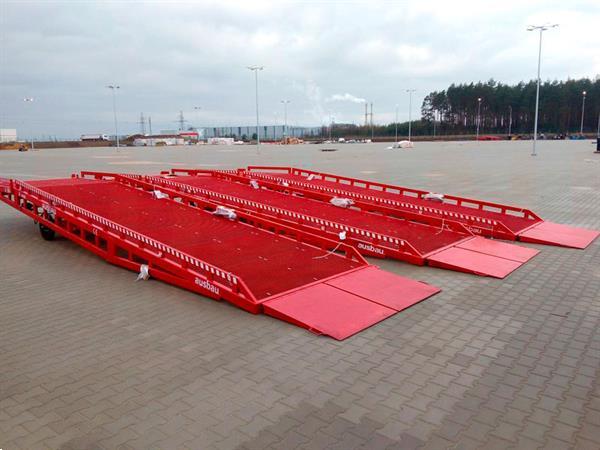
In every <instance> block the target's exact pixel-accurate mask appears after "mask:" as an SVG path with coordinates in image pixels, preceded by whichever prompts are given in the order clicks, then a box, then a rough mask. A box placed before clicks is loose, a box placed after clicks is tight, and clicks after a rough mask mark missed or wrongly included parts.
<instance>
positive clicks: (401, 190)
mask: <svg viewBox="0 0 600 450" xmlns="http://www.w3.org/2000/svg"><path fill="white" fill-rule="evenodd" d="M247 170H248V172H252V173H253V175H258V176H261V177H263V176H275V177H276V173H273V174H264V173H258V172H257V171H263V170H272V171H286V172H287V173H288V174H291V175H298V176H305V175H308V176H310V175H314V176H318V177H319V178H320V179H321V180H323V181H333V182H335V183H339V184H340V185H343V184H348V185H350V186H357V185H359V187H363V188H365V189H372V186H376V187H378V188H380V189H381V191H383V192H388V193H393V194H397V195H406V194H405V192H410V193H412V194H415V195H414V197H415V198H419V199H422V197H423V196H424V195H426V194H428V193H429V191H424V190H422V189H413V188H407V187H403V186H394V185H390V184H385V183H378V182H376V181H367V180H361V179H358V178H351V177H344V176H340V175H334V174H329V173H325V172H316V171H314V170H308V169H299V168H295V167H269V166H248V168H247ZM285 181H286V182H288V183H289V182H291V181H295V180H289V179H286V180H285ZM342 181H344V182H346V183H343V182H342ZM295 182H296V183H298V181H295ZM310 186H312V187H313V188H316V189H319V190H324V191H331V192H334V191H335V190H334V189H333V188H328V187H325V186H315V185H314V184H310ZM342 190H343V189H342ZM343 192H345V193H348V195H353V196H355V197H357V198H358V197H360V196H364V197H365V198H369V199H370V200H371V201H377V202H382V203H389V204H394V202H396V200H390V199H382V198H380V197H376V196H367V195H364V194H359V193H355V192H350V191H346V190H343ZM338 193H340V191H338ZM407 196H408V195H407ZM408 197H410V196H408ZM444 199H448V200H452V201H454V202H455V203H450V204H455V205H456V206H462V207H465V208H472V209H478V210H481V211H488V212H497V213H500V214H507V213H508V212H509V211H510V212H511V213H515V214H514V215H516V216H520V217H522V218H524V219H529V220H538V221H539V220H542V218H541V217H539V216H538V215H537V214H535V213H534V212H533V211H531V210H529V209H526V208H519V207H517V206H510V205H503V204H500V203H494V202H487V201H483V200H475V199H471V198H466V197H459V196H455V195H446V194H444ZM469 204H471V205H477V207H473V206H471V205H469ZM485 207H488V208H494V209H497V210H500V211H490V210H489V209H488V210H486V209H484V208H485ZM439 213H440V214H447V213H448V211H443V210H440V211H439ZM454 214H456V213H454ZM465 215H466V214H465ZM469 218H471V217H469ZM472 218H473V219H479V220H483V219H482V218H480V217H476V216H472ZM487 220H489V219H487Z"/></svg>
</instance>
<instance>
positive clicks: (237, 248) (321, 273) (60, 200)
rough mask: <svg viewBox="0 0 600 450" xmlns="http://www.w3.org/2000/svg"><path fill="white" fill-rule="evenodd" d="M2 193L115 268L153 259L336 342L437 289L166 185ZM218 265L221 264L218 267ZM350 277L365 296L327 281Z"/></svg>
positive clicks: (183, 280) (72, 183)
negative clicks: (297, 305)
mask: <svg viewBox="0 0 600 450" xmlns="http://www.w3.org/2000/svg"><path fill="white" fill-rule="evenodd" d="M0 181H2V180H0ZM0 187H2V189H1V190H0V200H2V201H4V202H5V203H7V204H9V205H10V206H13V207H15V208H16V209H18V210H20V211H21V212H23V213H24V214H26V215H27V216H29V217H31V218H33V219H34V220H36V221H38V222H40V223H41V224H42V225H44V226H46V227H49V228H51V229H53V230H54V231H56V232H58V233H59V234H61V235H63V236H65V237H67V238H68V239H71V240H72V241H74V242H75V243H77V244H79V245H81V246H82V247H84V248H86V249H88V250H90V251H92V252H94V253H95V254H97V255H98V256H100V257H102V258H104V259H106V260H108V261H109V262H111V263H114V264H117V265H120V266H123V267H126V268H128V269H131V270H139V267H140V264H142V263H146V264H148V265H149V267H150V269H149V270H150V275H151V276H152V277H153V278H156V279H160V280H163V281H166V282H169V283H172V284H175V285H177V286H180V287H183V288H186V289H189V290H192V291H194V292H198V293H201V294H203V295H207V296H209V297H212V298H217V299H219V298H222V299H224V300H227V301H230V302H231V303H233V304H235V305H237V306H239V307H241V308H243V309H246V310H248V311H251V312H254V313H259V312H269V313H271V312H272V315H274V316H276V317H279V318H282V319H284V320H287V321H289V322H292V323H295V324H297V325H299V326H302V327H304V328H309V329H311V330H313V331H315V332H318V333H320V334H327V335H331V336H332V337H335V338H337V339H343V338H344V337H347V336H349V335H351V334H354V333H356V332H358V331H360V330H361V329H363V328H365V327H368V326H371V325H373V324H374V323H377V322H379V321H380V320H383V319H384V318H386V317H389V316H390V315H392V314H394V313H395V312H397V311H399V310H400V308H398V307H395V308H392V307H388V306H384V305H385V304H386V303H388V302H390V298H389V296H390V295H391V294H390V293H392V294H393V293H395V294H396V295H399V296H402V295H406V296H407V298H406V299H396V300H395V301H396V302H399V301H400V302H404V304H406V306H409V305H410V304H414V303H416V302H418V301H421V300H424V299H425V298H427V297H429V296H431V295H433V294H435V293H436V292H438V291H439V290H438V289H437V288H432V287H431V286H428V285H426V284H423V283H419V282H416V281H411V280H407V279H405V278H402V277H396V276H395V275H392V274H388V273H382V272H381V271H380V270H379V269H377V268H375V267H373V266H370V265H368V264H367V263H366V261H364V259H362V258H361V257H360V256H358V254H357V253H356V251H355V250H353V249H351V248H350V247H348V246H345V245H342V247H340V249H342V248H345V251H346V256H341V255H339V254H329V253H328V252H327V248H328V247H329V246H331V245H332V243H331V242H328V243H327V244H325V239H324V238H321V237H318V236H313V235H309V234H308V233H304V232H301V231H298V230H293V229H290V228H289V227H285V226H283V225H281V224H277V223H274V222H270V221H268V220H265V219H261V218H258V217H254V216H252V215H250V214H247V213H244V212H240V211H238V218H239V222H238V221H230V220H227V219H224V218H218V217H215V216H213V215H212V214H211V212H210V211H211V208H212V209H214V208H215V207H216V205H215V204H211V203H210V202H208V201H203V200H200V199H198V198H192V197H189V196H186V195H185V194H182V193H180V192H175V191H171V190H169V189H166V188H161V191H163V193H166V194H167V195H168V196H169V198H162V199H157V198H154V197H153V196H152V194H151V192H150V191H152V190H154V189H155V186H152V185H150V184H148V183H144V182H140V181H135V183H133V182H132V180H130V179H126V178H125V177H120V176H118V175H113V176H111V179H110V180H108V179H97V180H89V179H81V178H71V179H64V180H43V181H32V182H30V183H24V182H20V181H18V180H11V181H9V182H8V183H4V182H3V181H2V182H1V183H0ZM174 198H177V199H179V201H175V200H173V199H174ZM192 204H193V205H194V206H193V207H192V206H191V205H192ZM205 209H207V210H208V211H206V210H205ZM92 210H93V212H92ZM50 211H51V213H50ZM206 225H208V226H206ZM134 228H135V229H137V230H134ZM266 229H269V230H271V231H270V232H267V231H265V230H266ZM142 230H143V232H144V233H142V232H141V231H142ZM236 242H237V244H236ZM255 244H260V245H255ZM335 244H336V243H335V242H333V245H335ZM348 250H350V253H348ZM240 252H241V253H240ZM324 255H326V257H323V256H324ZM317 257H318V258H317ZM199 258H202V260H200V259H199ZM207 260H210V263H207V262H206V261H207ZM142 261H144V262H142ZM215 262H218V263H219V266H218V267H217V266H216V265H212V263H215ZM265 264H266V265H265ZM222 267H227V269H229V270H231V272H226V271H225V270H224V269H222ZM363 271H364V274H360V273H359V272H363ZM240 274H241V275H244V277H245V279H242V278H241V277H240ZM267 274H269V275H270V276H267ZM345 276H349V277H351V279H352V280H355V279H357V280H361V281H362V283H363V285H362V286H361V289H362V290H360V291H358V292H357V293H355V292H353V289H354V287H353V286H346V287H345V289H341V288H339V287H335V286H333V285H330V284H327V283H328V282H330V281H331V280H336V281H335V282H336V283H340V282H342V281H343V279H344V277H345ZM246 278H247V281H248V282H247V283H246ZM381 282H384V284H385V285H386V286H387V290H386V291H385V292H384V291H380V292H378V289H380V286H379V285H378V284H377V283H381ZM319 285H324V286H328V287H329V288H331V289H333V292H334V293H335V294H334V295H330V294H331V292H326V294H327V295H325V297H324V298H325V301H324V300H323V297H321V296H320V295H317V296H315V295H314V291H313V289H312V288H313V287H314V286H319ZM394 285H396V291H394ZM419 286H420V287H421V296H420V297H418V296H417V292H416V291H417V290H418V288H419ZM342 287H343V283H342ZM365 289H366V290H367V291H371V292H372V295H370V296H369V298H365V297H364V296H362V295H361V294H362V293H363V290H365ZM304 291H306V292H304ZM305 293H307V295H306V296H305ZM289 296H292V297H291V298H292V299H294V300H295V302H298V301H301V302H303V304H304V305H305V307H306V309H307V311H308V312H307V311H304V310H300V311H295V310H294V308H293V307H292V308H287V307H286V306H285V301H283V300H282V298H288V297H289ZM330 297H331V298H330ZM267 302H273V304H272V305H271V307H269V306H267V307H266V308H265V307H263V304H265V303H267ZM282 305H283V306H282ZM327 305H328V306H327ZM278 308H280V309H281V308H283V309H282V312H277V309H278ZM283 311H285V312H283ZM310 311H312V312H314V314H313V315H311V314H310V313H309V312H310ZM321 315H325V316H326V317H321Z"/></svg>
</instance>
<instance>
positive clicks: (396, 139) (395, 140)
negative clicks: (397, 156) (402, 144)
mask: <svg viewBox="0 0 600 450" xmlns="http://www.w3.org/2000/svg"><path fill="white" fill-rule="evenodd" d="M396 142H398V104H396V137H395V139H394V143H396Z"/></svg>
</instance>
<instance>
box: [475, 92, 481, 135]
mask: <svg viewBox="0 0 600 450" xmlns="http://www.w3.org/2000/svg"><path fill="white" fill-rule="evenodd" d="M480 123H481V97H479V98H478V99H477V139H476V140H479V125H480Z"/></svg>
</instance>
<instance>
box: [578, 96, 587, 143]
mask: <svg viewBox="0 0 600 450" xmlns="http://www.w3.org/2000/svg"><path fill="white" fill-rule="evenodd" d="M581 94H582V99H581V126H580V127H579V134H581V135H583V118H584V116H585V96H586V95H587V92H586V91H583V92H582V93H581Z"/></svg>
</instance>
